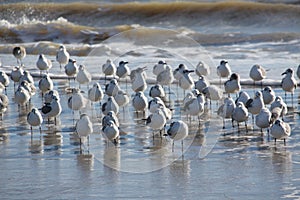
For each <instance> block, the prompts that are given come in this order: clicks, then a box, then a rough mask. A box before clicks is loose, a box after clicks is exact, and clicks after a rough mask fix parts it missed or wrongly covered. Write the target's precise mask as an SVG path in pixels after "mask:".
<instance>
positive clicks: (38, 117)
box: [27, 108, 43, 133]
mask: <svg viewBox="0 0 300 200" xmlns="http://www.w3.org/2000/svg"><path fill="white" fill-rule="evenodd" d="M27 122H28V124H29V125H30V129H31V133H32V127H33V126H39V129H40V133H41V129H42V128H41V125H42V123H43V117H42V114H41V113H40V111H39V110H38V109H37V108H32V110H31V111H30V112H29V113H28V114H27Z"/></svg>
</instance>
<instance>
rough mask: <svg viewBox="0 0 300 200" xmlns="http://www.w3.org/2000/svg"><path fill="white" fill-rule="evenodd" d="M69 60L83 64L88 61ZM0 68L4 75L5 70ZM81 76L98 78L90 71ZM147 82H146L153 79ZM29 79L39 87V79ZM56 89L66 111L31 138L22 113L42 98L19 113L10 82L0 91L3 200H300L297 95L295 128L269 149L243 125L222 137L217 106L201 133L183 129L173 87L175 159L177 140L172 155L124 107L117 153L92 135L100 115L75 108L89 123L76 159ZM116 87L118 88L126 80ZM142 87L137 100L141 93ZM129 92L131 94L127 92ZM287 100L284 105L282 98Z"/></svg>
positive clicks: (60, 83) (59, 83)
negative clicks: (5, 101)
mask: <svg viewBox="0 0 300 200" xmlns="http://www.w3.org/2000/svg"><path fill="white" fill-rule="evenodd" d="M5 56H6V58H7V60H9V58H10V59H11V58H12V56H11V55H2V57H5ZM127 58H129V57H127ZM76 59H77V60H79V61H78V62H84V60H85V59H87V58H85V57H78V58H76ZM35 60H36V56H34V55H28V57H27V61H26V62H28V64H27V65H26V66H28V69H30V70H31V71H32V72H34V71H35V72H36V70H35V66H34V63H35ZM128 60H129V59H128ZM174 60H176V59H174ZM13 62H15V61H13ZM24 62H25V61H24ZM137 62H138V60H137ZM174 62H175V61H174ZM4 69H5V70H7V71H9V70H8V69H9V67H8V66H6V67H5V68H4ZM88 69H89V70H90V71H93V70H94V71H95V73H96V72H97V71H98V69H97V68H96V69H95V68H94V67H90V68H88ZM51 73H53V74H59V67H58V65H57V63H54V67H53V69H52V70H51ZM147 74H149V76H150V74H151V72H149V73H147ZM94 75H95V74H94ZM100 75H101V73H100ZM150 77H151V76H150ZM35 80H36V84H37V81H38V78H37V79H35ZM54 81H55V88H56V89H57V90H58V91H59V93H60V95H61V103H62V106H63V108H64V109H63V112H62V114H61V116H60V117H59V118H58V122H57V125H56V126H55V125H54V124H53V123H50V124H48V123H43V125H42V134H40V133H39V130H38V129H37V128H34V133H33V135H31V133H30V126H29V125H27V123H26V115H27V113H28V111H29V109H30V107H31V106H36V107H38V108H40V107H41V106H42V101H41V100H42V99H41V95H40V94H39V93H38V94H36V95H35V96H34V97H33V99H32V101H31V105H30V106H29V107H28V108H25V107H23V108H20V110H19V111H18V106H17V105H16V104H15V103H14V101H13V90H14V89H13V83H11V84H10V86H9V87H8V91H7V95H8V97H9V99H10V104H9V108H8V111H7V112H6V113H5V114H4V116H3V120H2V121H1V130H0V159H1V162H0V168H1V170H2V172H3V173H1V176H0V180H1V181H0V182H1V183H2V184H1V187H0V192H1V195H2V199H43V198H47V199H81V198H85V199H95V198H125V199H128V198H151V199H153V198H160V199H175V198H182V199H183V198H185V199H198V198H199V197H200V196H201V198H205V199H216V198H218V199H240V198H243V197H246V198H247V199H252V198H261V197H263V198H265V199H277V198H279V197H280V198H290V199H295V198H299V189H300V188H299V184H300V183H299V180H300V174H299V169H300V168H299V163H300V157H299V153H300V151H299V150H300V146H299V139H300V137H299V134H298V132H299V131H298V130H299V129H298V127H299V115H298V110H299V108H298V104H299V103H298V102H299V100H297V99H298V96H299V91H298V90H297V91H296V95H295V100H294V102H295V105H294V108H293V109H292V108H290V111H289V114H288V115H287V117H286V118H285V120H286V121H287V122H289V123H290V125H291V127H292V130H293V131H292V135H291V137H290V138H289V139H288V140H287V145H286V146H284V145H283V142H282V141H278V143H277V144H276V146H275V145H274V142H273V140H272V138H268V136H267V134H266V132H264V135H263V136H262V135H261V132H260V130H258V129H257V128H256V127H255V126H254V130H252V122H251V118H250V119H249V121H248V126H249V127H248V128H249V129H250V130H249V132H246V131H245V129H244V128H243V127H242V128H241V130H240V132H238V130H237V128H234V129H233V128H231V126H230V122H229V121H228V122H227V123H226V129H225V130H223V129H222V121H221V120H220V119H219V118H217V117H216V109H217V107H216V103H215V102H212V109H211V110H208V111H207V113H206V114H205V115H203V116H202V118H201V119H202V120H201V123H200V125H199V123H198V121H197V120H195V119H194V120H192V121H191V122H189V120H188V119H187V118H186V116H184V115H182V114H181V113H180V109H179V104H178V99H181V98H182V95H183V91H181V90H179V93H177V88H176V85H175V84H174V85H172V87H171V90H172V91H173V92H174V94H172V102H171V104H172V105H173V106H174V109H175V115H174V119H180V118H181V119H183V120H185V121H186V122H187V123H189V130H190V131H189V137H188V138H187V139H185V141H184V155H183V156H181V144H180V142H175V149H174V152H172V149H171V141H169V140H168V139H166V138H163V139H160V138H159V137H158V136H157V135H156V136H155V138H154V139H153V137H152V130H151V129H150V128H148V127H146V126H145V125H144V123H143V122H142V120H141V119H142V118H144V117H145V116H147V114H146V115H145V116H142V114H139V115H138V116H137V115H136V113H135V112H134V111H133V108H132V106H131V104H129V105H128V106H127V107H125V109H124V110H122V109H121V112H120V114H119V118H120V123H121V126H120V128H121V130H122V131H121V132H122V135H121V139H120V143H119V144H118V145H117V146H114V145H113V144H111V143H109V144H107V143H106V141H105V139H104V138H103V137H102V135H101V131H100V129H101V117H102V114H101V113H100V109H99V106H100V105H99V104H98V103H97V104H94V105H93V107H91V106H90V104H87V106H86V108H85V109H83V110H82V112H87V113H88V114H89V115H90V117H91V118H92V121H93V125H94V133H93V134H92V135H91V136H90V142H89V145H88V143H87V141H84V145H83V152H82V153H80V146H79V139H78V137H77V136H76V134H75V133H74V124H75V122H76V119H78V118H79V114H78V113H76V112H75V114H74V116H73V114H72V111H71V110H70V109H68V107H67V103H66V102H67V98H68V96H69V94H67V92H66V91H67V90H66V89H67V88H69V85H68V81H67V80H65V79H55V80H54ZM101 83H102V84H103V83H104V80H101ZM36 86H37V85H36ZM71 87H78V84H77V83H75V82H73V81H71ZM121 87H122V88H123V89H126V85H125V83H124V82H122V83H121ZM81 88H82V90H83V91H84V93H83V95H84V96H86V94H87V92H86V91H87V87H86V86H85V85H83V86H81ZM149 88H150V86H148V89H147V90H146V92H145V93H146V94H147V95H148V91H149ZM243 89H244V90H246V91H248V92H249V94H251V95H252V94H253V91H254V90H253V88H252V87H249V86H243ZM256 89H259V88H256ZM127 91H128V93H129V94H130V95H131V94H133V92H132V90H131V88H130V87H128V88H127ZM275 91H276V94H277V95H284V93H283V92H282V90H281V89H280V88H275ZM287 102H288V105H289V106H291V99H290V97H289V95H288V99H287ZM296 102H297V103H296ZM73 117H74V118H75V120H74V119H73Z"/></svg>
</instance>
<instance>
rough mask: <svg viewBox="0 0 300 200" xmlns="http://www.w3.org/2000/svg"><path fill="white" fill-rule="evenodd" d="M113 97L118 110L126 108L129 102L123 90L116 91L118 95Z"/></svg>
mask: <svg viewBox="0 0 300 200" xmlns="http://www.w3.org/2000/svg"><path fill="white" fill-rule="evenodd" d="M114 97H115V100H116V102H117V104H118V105H119V107H120V108H122V107H124V106H126V105H127V104H128V103H129V101H130V99H129V96H128V94H127V93H126V92H125V91H124V90H121V89H120V90H119V91H118V93H117V94H116V95H115V96H114Z"/></svg>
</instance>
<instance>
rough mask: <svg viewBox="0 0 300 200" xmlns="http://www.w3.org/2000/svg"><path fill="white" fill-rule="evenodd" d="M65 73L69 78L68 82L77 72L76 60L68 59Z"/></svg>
mask: <svg viewBox="0 0 300 200" xmlns="http://www.w3.org/2000/svg"><path fill="white" fill-rule="evenodd" d="M65 73H66V75H67V76H68V78H69V82H70V78H71V77H73V78H74V77H75V76H76V74H77V73H78V66H77V63H76V60H73V59H71V58H70V59H69V62H68V64H66V65H65Z"/></svg>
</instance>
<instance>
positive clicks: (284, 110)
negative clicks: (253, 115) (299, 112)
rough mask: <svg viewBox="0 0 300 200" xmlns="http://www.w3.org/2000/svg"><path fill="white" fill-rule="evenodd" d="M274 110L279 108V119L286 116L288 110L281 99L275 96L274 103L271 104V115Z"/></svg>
mask: <svg viewBox="0 0 300 200" xmlns="http://www.w3.org/2000/svg"><path fill="white" fill-rule="evenodd" d="M275 108H279V109H280V112H279V117H281V118H282V119H283V116H285V115H286V114H287V111H288V108H287V105H286V103H285V102H284V101H283V99H282V97H281V96H277V97H276V98H275V101H274V102H273V103H272V104H271V107H270V111H271V112H272V113H273V110H274V109H275ZM277 112H278V111H277ZM277 112H276V113H277Z"/></svg>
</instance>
